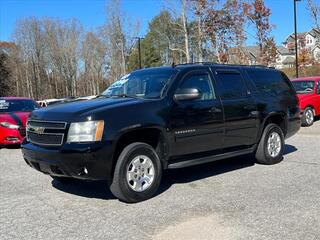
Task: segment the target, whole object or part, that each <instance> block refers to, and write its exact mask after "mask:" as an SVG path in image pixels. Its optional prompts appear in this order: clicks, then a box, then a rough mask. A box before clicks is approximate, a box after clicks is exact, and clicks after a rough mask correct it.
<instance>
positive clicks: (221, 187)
mask: <svg viewBox="0 0 320 240" xmlns="http://www.w3.org/2000/svg"><path fill="white" fill-rule="evenodd" d="M319 156H320V122H317V123H315V125H314V126H312V127H310V128H302V129H301V131H300V132H299V134H297V135H295V136H294V137H292V138H290V139H288V140H287V145H286V155H285V159H284V161H283V162H281V163H280V164H277V165H273V166H264V165H258V164H254V162H253V159H252V157H250V156H243V157H237V158H232V159H227V160H223V161H218V162H214V163H210V164H206V165H201V166H196V167H192V168H186V169H180V170H170V171H166V172H165V174H164V179H163V182H162V185H161V190H160V192H159V194H158V195H157V196H156V197H154V198H153V199H151V200H148V201H145V202H143V203H138V204H124V203H121V202H119V201H118V200H116V199H114V198H113V197H112V195H111V194H110V192H109V191H108V190H107V189H106V187H105V185H104V183H103V182H75V183H72V184H70V185H62V184H60V183H58V182H56V181H52V180H51V178H50V177H48V176H46V175H43V174H41V173H39V172H37V171H35V170H33V169H31V168H30V167H28V166H27V165H26V164H25V163H24V161H23V159H22V155H21V152H20V149H1V150H0V239H2V240H4V239H183V240H187V239H219V240H220V239H222V240H223V239H272V240H274V239H304V240H309V239H310V240H315V239H320V201H319V199H320V190H319V186H320V178H319V174H320V158H319Z"/></svg>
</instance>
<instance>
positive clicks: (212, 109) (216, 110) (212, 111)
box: [209, 107, 222, 113]
mask: <svg viewBox="0 0 320 240" xmlns="http://www.w3.org/2000/svg"><path fill="white" fill-rule="evenodd" d="M209 112H211V113H221V112H222V109H221V108H217V107H212V108H210V110H209Z"/></svg>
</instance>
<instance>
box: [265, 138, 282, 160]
mask: <svg viewBox="0 0 320 240" xmlns="http://www.w3.org/2000/svg"><path fill="white" fill-rule="evenodd" d="M267 148H268V153H269V155H270V156H271V157H273V158H274V157H276V156H278V155H279V153H280V151H281V137H280V135H279V133H277V132H272V133H271V134H270V135H269V138H268V145H267Z"/></svg>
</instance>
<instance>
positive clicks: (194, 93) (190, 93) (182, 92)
mask: <svg viewBox="0 0 320 240" xmlns="http://www.w3.org/2000/svg"><path fill="white" fill-rule="evenodd" d="M199 98H201V93H200V91H199V90H198V89H196V88H183V89H178V90H177V91H176V93H175V94H174V100H176V101H186V100H195V99H199Z"/></svg>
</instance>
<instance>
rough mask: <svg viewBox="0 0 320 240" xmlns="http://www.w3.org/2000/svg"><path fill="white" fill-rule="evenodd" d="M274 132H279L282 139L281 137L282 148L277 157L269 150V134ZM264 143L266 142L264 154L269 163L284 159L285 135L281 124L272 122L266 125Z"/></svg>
mask: <svg viewBox="0 0 320 240" xmlns="http://www.w3.org/2000/svg"><path fill="white" fill-rule="evenodd" d="M273 132H276V133H278V134H279V136H280V139H281V150H280V152H279V154H278V155H277V156H275V157H272V156H271V155H270V154H269V151H268V139H269V136H270V135H271V133H273ZM263 144H264V155H265V160H266V163H267V164H274V163H278V162H280V161H281V160H282V159H283V150H284V135H283V132H282V130H281V128H280V127H279V126H277V125H276V124H270V125H268V126H267V127H266V129H265V135H264V139H263Z"/></svg>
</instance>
